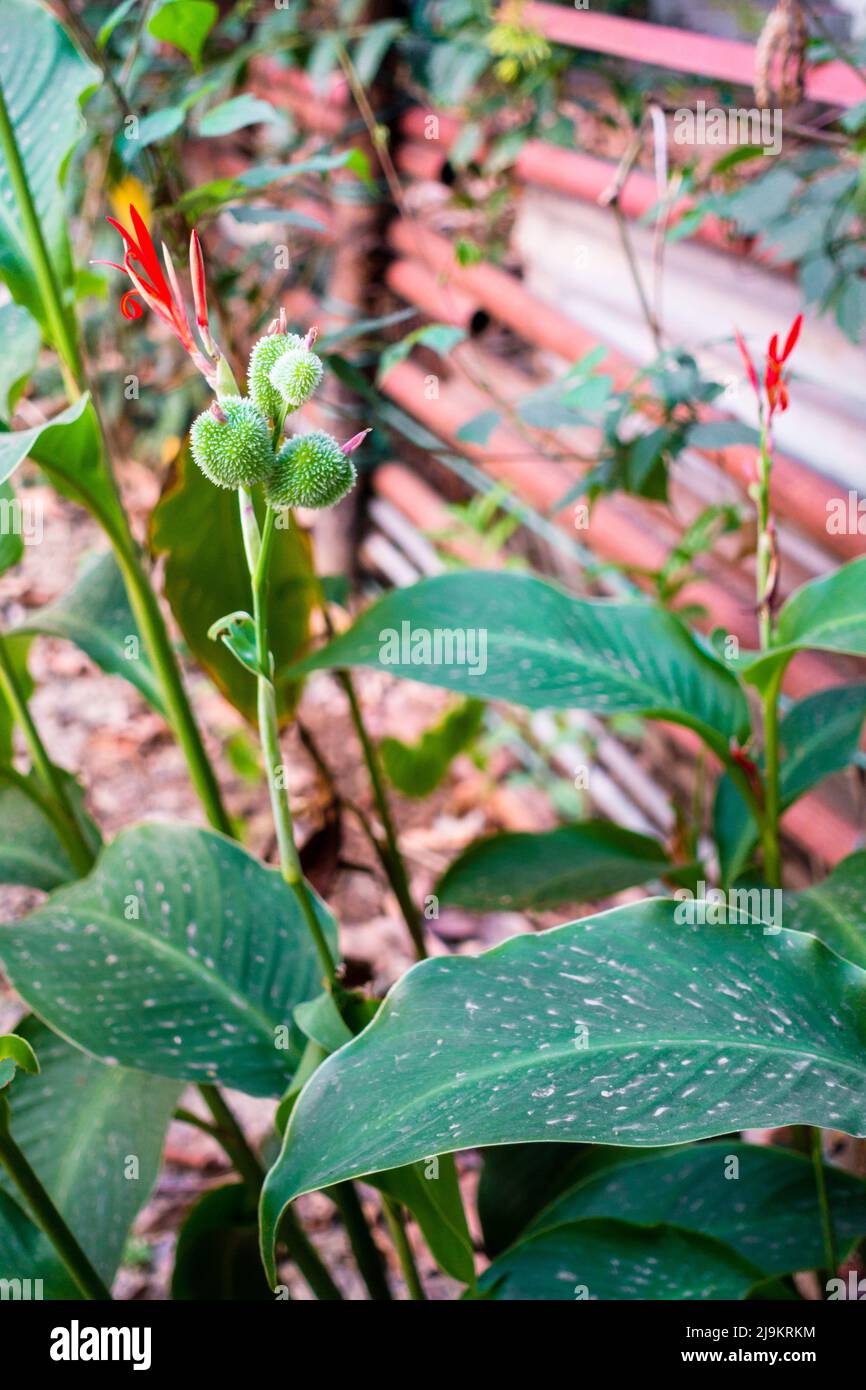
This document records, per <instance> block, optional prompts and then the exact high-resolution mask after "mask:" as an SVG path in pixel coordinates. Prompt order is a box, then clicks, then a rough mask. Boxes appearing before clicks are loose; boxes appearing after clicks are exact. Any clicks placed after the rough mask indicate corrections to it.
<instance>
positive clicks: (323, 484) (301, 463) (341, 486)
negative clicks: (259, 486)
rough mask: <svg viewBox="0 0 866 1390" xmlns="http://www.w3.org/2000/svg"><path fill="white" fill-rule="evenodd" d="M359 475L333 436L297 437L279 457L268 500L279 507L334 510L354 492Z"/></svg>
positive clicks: (318, 433)
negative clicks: (327, 508) (347, 495)
mask: <svg viewBox="0 0 866 1390" xmlns="http://www.w3.org/2000/svg"><path fill="white" fill-rule="evenodd" d="M356 477H357V473H356V471H355V465H354V464H353V462H352V460H351V459H350V458H348V457H347V456H346V455H345V454H344V453H343V451H342V449H341V448H340V446H339V444H338V443H337V441H336V439H334V438H333V436H332V435H330V434H323V433H322V432H321V431H316V432H315V433H314V434H296V435H295V436H294V438H293V439H290V440H288V441H287V443H286V444H284V445H283V447H282V449H281V450H280V452H279V453H278V454H277V463H276V467H275V468H274V470H273V472H272V473H271V475H270V477H269V478H268V479H267V481H266V483H265V496H266V497H267V499H268V502H269V503H270V504H271V506H272V507H273V508H274V510H275V511H279V509H280V507H333V505H334V503H335V502H339V501H340V499H341V498H343V497H345V496H346V493H347V492H351V490H352V488H353V487H354V485H355V479H356Z"/></svg>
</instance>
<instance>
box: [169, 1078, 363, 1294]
mask: <svg viewBox="0 0 866 1390" xmlns="http://www.w3.org/2000/svg"><path fill="white" fill-rule="evenodd" d="M198 1089H199V1092H200V1094H201V1097H202V1099H203V1100H204V1102H205V1105H207V1107H208V1109H209V1110H210V1112H211V1114H212V1115H213V1118H214V1122H215V1124H214V1127H213V1129H211V1128H210V1127H207V1128H208V1132H209V1133H212V1134H213V1136H214V1138H215V1139H216V1140H217V1142H218V1143H220V1144H221V1145H222V1147H223V1148H224V1149H225V1151H226V1153H227V1154H228V1156H229V1158H230V1159H231V1161H232V1163H233V1164H234V1166H235V1169H236V1171H237V1172H238V1173H239V1174H240V1176H241V1177H242V1178H243V1180H244V1182H245V1183H246V1186H247V1189H248V1191H249V1193H250V1196H251V1197H252V1199H253V1201H254V1202H256V1201H258V1197H259V1193H260V1192H261V1189H262V1183H263V1182H264V1180H265V1170H264V1168H263V1167H262V1164H261V1162H260V1161H259V1159H258V1157H257V1156H256V1154H255V1153H254V1152H253V1150H252V1149H251V1148H250V1146H249V1144H248V1142H247V1138H246V1135H245V1134H244V1132H243V1130H242V1129H241V1127H240V1125H239V1124H238V1122H237V1120H236V1118H235V1116H234V1114H233V1112H232V1110H231V1108H230V1107H229V1105H228V1104H227V1103H226V1101H225V1100H224V1098H223V1096H222V1095H221V1094H220V1092H219V1091H218V1090H217V1088H216V1086H208V1085H204V1086H199V1088H198ZM191 1118H192V1120H193V1122H194V1123H196V1122H197V1121H196V1117H195V1116H192V1117H191ZM280 1239H281V1240H282V1241H283V1243H284V1244H285V1246H286V1249H287V1250H288V1252H289V1258H290V1259H291V1260H292V1262H293V1263H294V1264H295V1265H297V1267H298V1269H299V1270H300V1272H301V1274H302V1275H303V1276H304V1278H305V1279H306V1281H307V1283H308V1284H309V1286H310V1288H311V1289H312V1291H313V1293H314V1294H315V1295H316V1298H318V1299H321V1300H323V1301H325V1302H331V1303H332V1302H335V1301H336V1300H338V1299H342V1297H343V1295H342V1294H341V1293H340V1290H339V1289H338V1288H337V1285H336V1284H335V1283H334V1281H333V1279H332V1278H331V1275H330V1274H329V1272H328V1270H327V1268H326V1266H325V1264H324V1263H323V1261H322V1258H321V1256H320V1255H319V1252H318V1250H317V1249H316V1247H315V1246H314V1245H313V1243H312V1241H311V1240H310V1238H309V1237H308V1235H307V1233H306V1231H305V1230H304V1229H303V1227H302V1226H301V1225H300V1224H299V1222H298V1220H297V1218H296V1217H295V1215H294V1212H292V1210H291V1208H289V1209H288V1210H287V1211H286V1214H285V1216H284V1217H283V1220H282V1222H281V1224H280Z"/></svg>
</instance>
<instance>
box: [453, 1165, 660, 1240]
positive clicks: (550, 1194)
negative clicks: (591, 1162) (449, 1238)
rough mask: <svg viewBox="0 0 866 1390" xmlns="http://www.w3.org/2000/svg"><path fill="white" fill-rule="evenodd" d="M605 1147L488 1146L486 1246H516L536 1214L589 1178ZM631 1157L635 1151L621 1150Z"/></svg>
mask: <svg viewBox="0 0 866 1390" xmlns="http://www.w3.org/2000/svg"><path fill="white" fill-rule="evenodd" d="M599 1152H608V1150H605V1149H604V1146H603V1145H594V1146H592V1147H590V1146H589V1145H584V1144H499V1145H497V1146H496V1147H495V1148H492V1149H485V1150H484V1155H483V1156H484V1165H483V1167H482V1169H481V1177H480V1179H479V1181H478V1197H477V1204H478V1219H479V1221H480V1222H481V1229H482V1231H483V1233H484V1249H485V1250H486V1251H487V1254H488V1255H490V1256H493V1255H498V1254H499V1253H500V1252H501V1251H502V1250H505V1249H507V1247H508V1246H509V1245H513V1244H514V1242H515V1240H516V1239H517V1237H518V1236H519V1235H520V1234H521V1232H522V1231H523V1230H524V1229H525V1228H526V1227H527V1226H528V1225H529V1223H530V1221H532V1219H533V1217H535V1216H537V1215H538V1213H539V1212H540V1211H542V1210H543V1209H544V1208H545V1207H547V1206H548V1205H549V1204H550V1203H551V1202H552V1201H553V1199H554V1198H555V1197H558V1196H559V1194H560V1193H561V1192H565V1191H567V1190H568V1189H569V1188H570V1187H572V1186H573V1185H574V1183H575V1181H576V1180H577V1177H578V1175H580V1176H583V1170H584V1167H585V1165H586V1163H587V1159H588V1156H589V1155H590V1154H593V1153H599ZM613 1152H621V1153H624V1154H626V1155H628V1154H631V1153H633V1150H631V1149H623V1150H615V1151H613Z"/></svg>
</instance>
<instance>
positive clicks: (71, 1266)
mask: <svg viewBox="0 0 866 1390" xmlns="http://www.w3.org/2000/svg"><path fill="white" fill-rule="evenodd" d="M0 1163H2V1164H3V1166H4V1168H5V1169H6V1171H7V1173H8V1174H9V1176H10V1178H11V1179H12V1181H13V1182H14V1184H15V1186H16V1187H17V1188H18V1191H19V1192H20V1193H21V1195H22V1197H23V1198H24V1200H25V1202H26V1203H27V1206H28V1207H29V1209H30V1211H31V1212H32V1213H33V1216H34V1218H35V1220H36V1224H37V1226H38V1227H39V1229H40V1230H41V1231H42V1232H43V1234H44V1235H45V1236H47V1238H48V1239H49V1240H50V1242H51V1244H52V1245H53V1246H54V1249H55V1250H56V1251H57V1253H58V1255H59V1256H60V1259H61V1260H62V1262H63V1264H64V1266H65V1268H66V1269H67V1270H68V1272H69V1275H70V1277H71V1278H72V1280H73V1281H74V1283H75V1285H76V1287H77V1288H78V1289H80V1291H81V1293H82V1294H83V1295H84V1297H85V1298H90V1299H98V1300H100V1301H110V1300H111V1292H110V1290H109V1289H108V1288H107V1287H106V1285H105V1284H104V1282H103V1280H102V1279H101V1278H100V1276H99V1275H98V1274H97V1272H96V1270H95V1269H94V1268H93V1265H92V1264H91V1263H90V1260H89V1259H88V1258H87V1256H86V1255H85V1253H84V1251H83V1250H82V1248H81V1246H80V1245H79V1244H78V1241H77V1240H76V1239H75V1236H74V1235H73V1234H72V1232H71V1231H70V1229H69V1227H68V1226H67V1224H66V1222H65V1221H64V1220H63V1217H62V1216H61V1215H60V1212H59V1211H58V1210H57V1208H56V1206H55V1205H54V1203H53V1202H52V1200H51V1198H50V1197H49V1195H48V1193H47V1192H46V1191H45V1188H44V1187H43V1186H42V1183H41V1182H40V1181H39V1178H38V1177H37V1175H36V1173H35V1172H34V1171H33V1169H32V1168H31V1166H30V1164H29V1163H28V1162H27V1159H26V1158H25V1157H24V1154H23V1153H22V1152H21V1150H20V1149H19V1147H18V1145H17V1144H16V1143H15V1140H14V1139H13V1138H12V1135H11V1134H10V1132H9V1102H8V1100H7V1099H6V1097H5V1096H0Z"/></svg>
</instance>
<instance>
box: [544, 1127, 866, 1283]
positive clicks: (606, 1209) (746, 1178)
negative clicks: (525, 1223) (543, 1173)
mask: <svg viewBox="0 0 866 1390" xmlns="http://www.w3.org/2000/svg"><path fill="white" fill-rule="evenodd" d="M826 1180H827V1188H828V1195H829V1198H830V1206H831V1209H832V1212H833V1225H834V1229H835V1232H836V1239H837V1241H838V1242H839V1245H840V1247H841V1249H842V1252H843V1253H844V1251H845V1248H846V1247H847V1245H849V1244H851V1243H852V1242H853V1241H855V1240H857V1239H858V1238H859V1237H860V1236H861V1235H863V1234H866V1183H864V1182H863V1180H862V1179H860V1178H855V1177H853V1176H852V1175H851V1174H850V1173H843V1172H840V1171H839V1170H838V1169H836V1168H829V1167H828V1168H827V1172H826ZM611 1216H617V1217H622V1218H623V1220H626V1221H634V1222H637V1223H638V1224H640V1225H642V1226H653V1225H655V1224H656V1222H670V1223H671V1224H672V1225H675V1226H682V1227H687V1228H688V1229H689V1230H691V1231H697V1232H699V1233H701V1234H703V1235H705V1236H714V1237H716V1238H717V1239H719V1240H725V1241H726V1242H727V1243H728V1244H729V1245H731V1246H733V1248H734V1249H735V1250H736V1251H738V1252H739V1254H740V1255H742V1256H743V1258H744V1259H747V1260H751V1261H752V1263H754V1264H755V1265H757V1266H758V1267H759V1268H760V1269H762V1270H763V1271H764V1273H765V1274H775V1275H778V1274H792V1273H795V1272H796V1271H797V1270H799V1269H815V1268H817V1267H818V1266H820V1264H821V1262H822V1260H823V1259H824V1245H823V1237H822V1228H821V1213H820V1209H819V1207H818V1198H817V1193H816V1188H815V1173H814V1169H813V1167H812V1164H811V1162H810V1160H809V1159H808V1158H804V1157H803V1156H802V1155H800V1154H795V1153H791V1152H790V1151H789V1150H787V1149H779V1148H775V1147H773V1146H771V1145H767V1144H762V1145H759V1144H742V1143H739V1142H737V1141H734V1140H731V1139H723V1140H718V1141H714V1142H713V1143H709V1144H695V1145H691V1146H689V1147H688V1148H686V1149H676V1150H670V1149H664V1150H660V1151H659V1152H657V1153H654V1154H652V1155H650V1156H648V1157H642V1158H640V1159H638V1160H637V1162H634V1163H628V1162H626V1163H620V1164H617V1165H616V1166H615V1167H613V1168H607V1169H604V1170H603V1171H602V1172H599V1173H594V1174H592V1175H591V1176H589V1177H586V1178H582V1179H581V1180H580V1181H578V1182H577V1184H576V1185H575V1186H574V1187H572V1188H571V1189H570V1191H568V1192H566V1193H564V1194H563V1195H562V1196H560V1197H558V1198H557V1199H556V1200H555V1201H553V1202H551V1204H550V1206H548V1207H547V1208H546V1209H545V1210H544V1211H542V1212H541V1213H540V1214H539V1215H538V1216H537V1217H536V1218H535V1220H534V1221H533V1222H532V1223H531V1225H530V1227H529V1232H530V1233H532V1232H537V1231H543V1230H547V1229H549V1228H550V1227H554V1226H561V1225H563V1224H564V1223H566V1222H570V1221H578V1220H583V1219H585V1218H587V1217H611Z"/></svg>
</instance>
